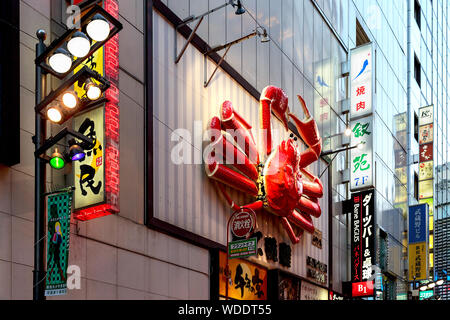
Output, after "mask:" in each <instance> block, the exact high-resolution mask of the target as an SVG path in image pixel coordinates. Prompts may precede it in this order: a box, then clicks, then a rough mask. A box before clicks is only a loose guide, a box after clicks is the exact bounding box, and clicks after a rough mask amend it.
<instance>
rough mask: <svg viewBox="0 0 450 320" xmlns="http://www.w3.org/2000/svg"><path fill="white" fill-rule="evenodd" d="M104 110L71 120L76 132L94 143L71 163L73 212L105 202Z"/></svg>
mask: <svg viewBox="0 0 450 320" xmlns="http://www.w3.org/2000/svg"><path fill="white" fill-rule="evenodd" d="M104 122H105V119H104V108H103V107H99V108H96V109H94V110H91V111H88V112H86V113H83V114H81V115H78V116H76V117H75V118H74V121H73V123H74V127H75V130H76V131H78V132H80V133H82V134H84V135H85V136H86V137H88V138H91V139H93V140H94V142H95V144H94V146H93V147H92V148H88V147H87V146H83V145H82V148H83V149H84V152H85V153H86V156H85V158H84V159H82V160H80V161H74V162H73V173H74V184H75V186H76V188H75V194H74V209H75V210H80V209H83V208H87V207H90V206H93V205H97V204H102V203H104V202H105V166H104V156H103V154H104V150H105V145H104V141H105V137H104V131H105V130H104Z"/></svg>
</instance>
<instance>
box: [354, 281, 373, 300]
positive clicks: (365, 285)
mask: <svg viewBox="0 0 450 320" xmlns="http://www.w3.org/2000/svg"><path fill="white" fill-rule="evenodd" d="M373 287H374V285H373V281H365V282H355V283H352V297H368V296H373Z"/></svg>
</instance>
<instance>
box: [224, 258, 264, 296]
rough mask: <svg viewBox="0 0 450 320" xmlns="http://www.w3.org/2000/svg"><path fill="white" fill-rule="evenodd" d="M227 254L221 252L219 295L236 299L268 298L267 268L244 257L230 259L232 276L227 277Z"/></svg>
mask: <svg viewBox="0 0 450 320" xmlns="http://www.w3.org/2000/svg"><path fill="white" fill-rule="evenodd" d="M226 264H227V254H226V253H225V252H222V251H220V253H219V295H220V296H221V297H226V296H227V290H228V298H231V299H236V300H266V299H267V269H266V268H263V267H261V266H258V265H257V264H254V263H252V262H250V261H247V260H244V259H232V260H229V261H228V264H229V269H230V272H231V278H229V279H228V288H227V278H226V277H225V273H224V270H225V267H226Z"/></svg>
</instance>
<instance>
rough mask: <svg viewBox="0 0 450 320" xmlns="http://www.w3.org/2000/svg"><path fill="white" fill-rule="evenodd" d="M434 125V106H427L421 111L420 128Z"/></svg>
mask: <svg viewBox="0 0 450 320" xmlns="http://www.w3.org/2000/svg"><path fill="white" fill-rule="evenodd" d="M430 123H433V106H432V105H431V106H426V107H423V108H420V109H419V126H423V125H426V124H430Z"/></svg>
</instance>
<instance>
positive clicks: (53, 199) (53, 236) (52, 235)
mask: <svg viewBox="0 0 450 320" xmlns="http://www.w3.org/2000/svg"><path fill="white" fill-rule="evenodd" d="M71 212H72V192H68V193H60V194H57V195H53V196H49V197H48V199H47V276H46V281H45V295H46V296H57V295H64V294H66V293H67V285H66V284H67V264H68V261H69V235H70V214H71Z"/></svg>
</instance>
